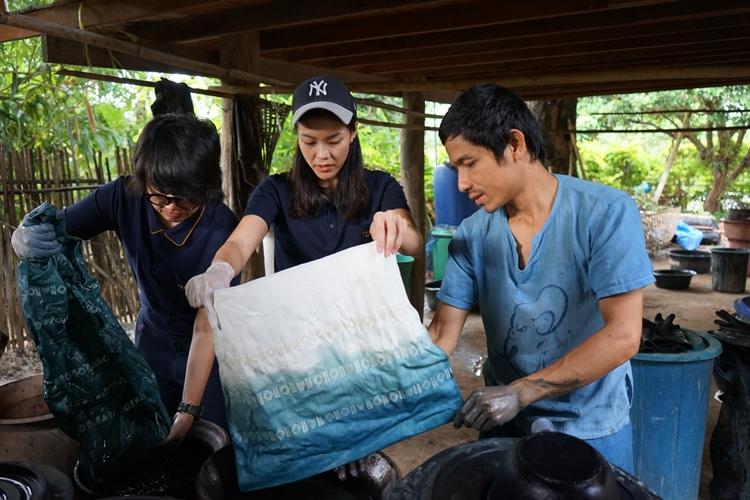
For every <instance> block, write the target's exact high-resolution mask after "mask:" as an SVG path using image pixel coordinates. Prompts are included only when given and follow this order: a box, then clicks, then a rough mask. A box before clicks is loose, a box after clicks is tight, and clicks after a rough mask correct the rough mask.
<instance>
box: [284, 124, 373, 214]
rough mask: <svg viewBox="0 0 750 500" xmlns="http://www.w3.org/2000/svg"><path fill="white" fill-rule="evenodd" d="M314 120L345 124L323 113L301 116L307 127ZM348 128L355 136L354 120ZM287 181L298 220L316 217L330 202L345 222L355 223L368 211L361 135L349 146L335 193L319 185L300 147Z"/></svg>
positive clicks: (294, 212) (292, 211)
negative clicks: (354, 219) (355, 220)
mask: <svg viewBox="0 0 750 500" xmlns="http://www.w3.org/2000/svg"><path fill="white" fill-rule="evenodd" d="M313 119H327V120H336V121H338V122H340V123H343V122H341V120H339V119H338V118H337V117H336V115H334V114H333V113H331V112H330V111H326V110H324V109H312V110H310V111H308V112H307V113H305V114H304V115H302V118H300V119H299V121H300V122H302V123H305V122H307V121H308V120H313ZM347 128H348V129H349V131H350V132H352V133H354V132H356V130H357V122H356V120H352V122H351V123H350V124H349V125H347ZM288 179H289V183H290V184H291V187H292V206H291V213H292V215H293V216H295V217H299V218H310V217H314V216H315V215H316V214H317V213H318V211H319V210H320V208H321V207H322V206H323V205H324V204H325V203H328V202H333V204H334V205H335V206H336V210H338V212H339V213H340V214H342V216H343V217H344V219H353V218H355V217H357V216H358V215H362V214H363V213H364V212H365V211H366V210H367V206H368V203H367V200H368V195H369V193H368V192H367V184H365V164H364V160H363V159H362V148H361V147H360V145H359V136H358V135H357V136H356V137H354V140H353V141H352V143H351V144H350V145H349V154H348V155H347V157H346V160H345V161H344V165H343V166H342V167H341V170H340V171H339V174H338V183H337V185H336V189H335V190H334V191H333V192H330V191H326V190H325V189H323V188H322V187H321V186H320V185H319V184H318V177H317V176H316V175H315V172H313V169H312V168H311V167H310V165H308V163H307V161H305V157H304V156H303V155H302V151H301V150H300V147H299V143H297V153H296V154H295V156H294V165H293V166H292V170H291V171H290V172H289V174H288Z"/></svg>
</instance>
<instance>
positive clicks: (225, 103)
mask: <svg viewBox="0 0 750 500" xmlns="http://www.w3.org/2000/svg"><path fill="white" fill-rule="evenodd" d="M259 47H260V42H259V40H258V32H257V31H253V32H248V33H244V34H241V35H232V36H225V37H221V56H220V60H221V66H223V67H225V68H241V69H243V70H248V71H249V70H250V68H254V67H255V66H256V64H257V61H258V59H259V57H260V56H259ZM221 83H222V85H237V84H240V83H243V82H241V81H239V80H235V79H231V78H223V79H222V80H221ZM255 99H257V93H256V95H255ZM222 108H223V116H222V127H221V174H222V184H223V189H224V195H225V196H226V200H227V204H228V205H229V208H230V209H231V210H232V211H233V212H234V213H235V215H237V217H238V218H241V217H242V213H243V212H244V210H245V205H244V204H243V205H241V206H239V205H240V204H239V203H236V202H234V201H233V200H235V199H236V198H237V197H236V196H234V192H235V190H236V189H237V186H234V185H232V178H233V175H232V172H233V165H232V148H233V145H234V140H235V139H234V138H233V137H232V130H233V127H232V122H233V120H234V113H233V111H234V98H231V99H230V98H224V99H222ZM258 126H259V124H258ZM246 202H247V200H245V203H246ZM242 275H243V281H245V279H247V280H252V279H255V278H258V277H260V276H263V275H265V267H264V265H263V245H261V246H260V247H259V248H258V251H257V252H253V254H252V256H251V257H250V261H249V262H248V264H247V266H246V267H245V270H244V271H243V273H242Z"/></svg>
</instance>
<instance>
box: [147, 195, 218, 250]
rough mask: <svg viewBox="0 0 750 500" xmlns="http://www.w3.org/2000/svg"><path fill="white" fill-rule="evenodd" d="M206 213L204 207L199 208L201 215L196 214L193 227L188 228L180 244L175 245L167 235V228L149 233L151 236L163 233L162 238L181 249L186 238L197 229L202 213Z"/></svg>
mask: <svg viewBox="0 0 750 500" xmlns="http://www.w3.org/2000/svg"><path fill="white" fill-rule="evenodd" d="M205 211H206V205H202V206H201V213H200V214H198V217H197V218H196V219H195V222H193V227H191V228H190V230H189V231H188V232H187V234H186V235H185V237H184V238H183V239H182V241H181V242H180V243H177V242H176V241H175V240H173V239H172V238H171V237H170V236H169V234H167V228H164V227H163V228H161V229H157V230H156V231H151V234H152V235H153V234H159V233H163V234H164V237H165V238H166V239H167V240H169V242H170V243H172V244H173V245H174V246H177V247H181V246H183V245H184V244H185V243H187V240H188V238H190V235H191V234H193V231H195V228H196V227H198V223H199V222H200V221H201V218H203V213H204V212H205Z"/></svg>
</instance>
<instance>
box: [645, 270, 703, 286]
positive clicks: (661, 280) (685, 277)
mask: <svg viewBox="0 0 750 500" xmlns="http://www.w3.org/2000/svg"><path fill="white" fill-rule="evenodd" d="M696 274H697V273H696V272H695V271H693V270H692V269H659V270H656V271H654V278H656V286H657V287H659V288H668V289H670V290H685V289H687V288H688V287H689V286H690V279H691V278H692V277H693V276H695V275H696Z"/></svg>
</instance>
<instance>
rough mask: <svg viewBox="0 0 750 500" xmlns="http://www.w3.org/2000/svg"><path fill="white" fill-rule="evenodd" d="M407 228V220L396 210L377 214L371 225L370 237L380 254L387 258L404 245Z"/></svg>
mask: <svg viewBox="0 0 750 500" xmlns="http://www.w3.org/2000/svg"><path fill="white" fill-rule="evenodd" d="M406 227H407V222H406V220H405V219H404V218H403V217H401V216H400V215H399V214H398V213H396V211H395V210H386V211H385V212H375V215H374V216H373V218H372V224H370V236H372V239H373V240H374V241H375V245H376V247H377V249H378V252H383V254H384V255H385V256H386V257H388V256H389V255H392V254H394V253H396V252H398V250H399V249H400V248H401V245H403V244H404V237H405V235H406Z"/></svg>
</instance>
